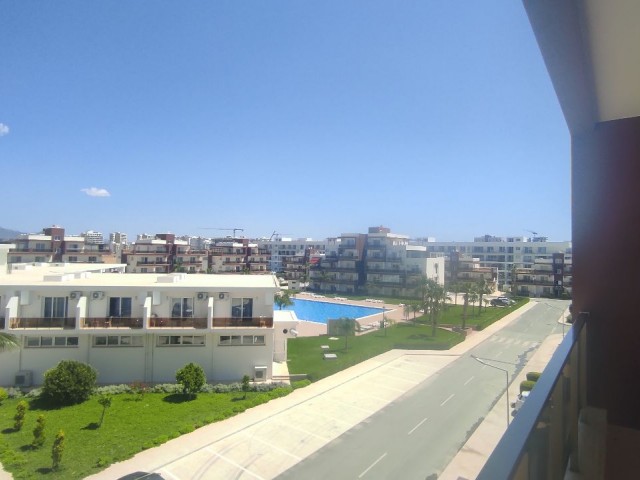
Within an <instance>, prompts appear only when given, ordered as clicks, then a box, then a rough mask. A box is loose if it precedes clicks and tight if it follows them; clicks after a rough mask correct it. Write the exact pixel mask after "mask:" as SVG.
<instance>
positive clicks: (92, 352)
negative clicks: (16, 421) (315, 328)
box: [0, 249, 296, 386]
mask: <svg viewBox="0 0 640 480" xmlns="http://www.w3.org/2000/svg"><path fill="white" fill-rule="evenodd" d="M2 252H3V251H2V250H0V257H2V255H1V254H2ZM4 252H5V254H6V249H5V251H4ZM0 263H1V262H0ZM83 267H84V268H83ZM102 267H103V270H100V266H98V265H96V266H93V267H91V266H81V265H69V264H49V265H44V266H37V265H36V266H34V265H23V266H16V267H14V268H13V269H12V271H11V272H10V273H4V274H0V309H1V310H0V311H1V312H2V313H1V315H0V330H1V331H3V332H5V333H9V334H13V335H15V336H16V337H17V338H18V340H19V342H20V344H21V348H19V349H15V350H6V351H3V352H1V353H0V364H1V365H2V368H1V369H0V385H6V386H11V385H14V384H15V382H16V380H17V381H18V382H19V383H20V384H21V386H30V385H39V384H41V383H42V381H43V374H44V372H45V371H46V370H48V369H49V368H51V367H52V366H54V365H56V364H57V363H58V362H59V361H61V360H67V359H69V360H77V361H81V362H84V363H88V364H90V365H92V366H93V367H94V368H96V370H97V371H98V382H99V383H100V384H112V383H130V382H135V381H142V382H147V383H162V382H174V381H175V373H176V371H177V370H178V369H180V368H181V367H183V366H184V365H185V364H186V363H189V362H195V363H197V364H199V365H200V366H202V368H203V369H204V370H205V373H206V375H207V380H208V381H209V382H228V381H238V380H239V379H241V378H242V377H243V375H249V376H250V377H252V378H254V379H255V380H256V381H266V380H269V379H270V378H271V375H272V371H273V370H272V363H273V361H274V358H276V359H279V360H282V359H283V358H284V357H286V338H287V337H288V336H292V334H295V329H294V327H295V324H296V319H295V316H294V317H291V318H289V317H288V318H287V319H286V320H287V321H286V322H284V323H283V324H279V326H278V328H275V327H274V309H273V297H274V294H275V293H276V292H277V291H278V290H279V286H278V283H277V280H276V278H275V276H273V275H257V276H254V275H188V274H185V273H174V274H157V275H141V274H125V273H101V272H107V267H106V266H102ZM112 268H113V269H114V270H118V271H119V272H122V270H123V269H124V265H115V266H112ZM283 325H284V327H285V328H282V327H283Z"/></svg>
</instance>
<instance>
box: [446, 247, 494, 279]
mask: <svg viewBox="0 0 640 480" xmlns="http://www.w3.org/2000/svg"><path fill="white" fill-rule="evenodd" d="M497 276H498V271H497V269H495V268H493V267H483V266H481V265H480V259H478V258H475V257H473V256H471V255H467V254H463V253H460V252H456V251H454V252H450V253H449V254H448V255H447V256H446V260H445V284H447V285H453V284H463V283H478V282H480V281H482V280H484V281H485V283H486V284H487V285H489V286H492V287H495V285H496V280H497Z"/></svg>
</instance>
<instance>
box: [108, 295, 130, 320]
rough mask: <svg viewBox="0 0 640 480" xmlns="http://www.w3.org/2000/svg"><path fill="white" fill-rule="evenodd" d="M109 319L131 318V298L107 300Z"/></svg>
mask: <svg viewBox="0 0 640 480" xmlns="http://www.w3.org/2000/svg"><path fill="white" fill-rule="evenodd" d="M109 316H110V317H124V318H127V317H131V297H111V298H109Z"/></svg>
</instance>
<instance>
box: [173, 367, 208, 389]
mask: <svg viewBox="0 0 640 480" xmlns="http://www.w3.org/2000/svg"><path fill="white" fill-rule="evenodd" d="M176 381H177V382H178V383H179V384H180V385H182V393H183V394H185V395H188V396H190V397H193V398H195V396H196V395H197V394H198V392H199V391H200V389H201V388H202V386H203V385H204V384H205V383H206V382H207V378H206V376H205V374H204V370H203V369H202V367H201V366H200V365H198V364H196V363H193V362H192V363H187V364H186V365H185V366H184V367H182V368H181V369H180V370H178V371H177V372H176Z"/></svg>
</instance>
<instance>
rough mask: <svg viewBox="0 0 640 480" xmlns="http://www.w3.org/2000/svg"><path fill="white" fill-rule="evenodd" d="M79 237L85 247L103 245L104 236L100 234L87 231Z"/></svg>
mask: <svg viewBox="0 0 640 480" xmlns="http://www.w3.org/2000/svg"><path fill="white" fill-rule="evenodd" d="M80 236H81V237H84V239H85V243H86V244H87V245H101V244H103V243H104V236H103V235H102V233H101V232H95V231H93V230H89V231H87V232H84V233H81V234H80Z"/></svg>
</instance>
